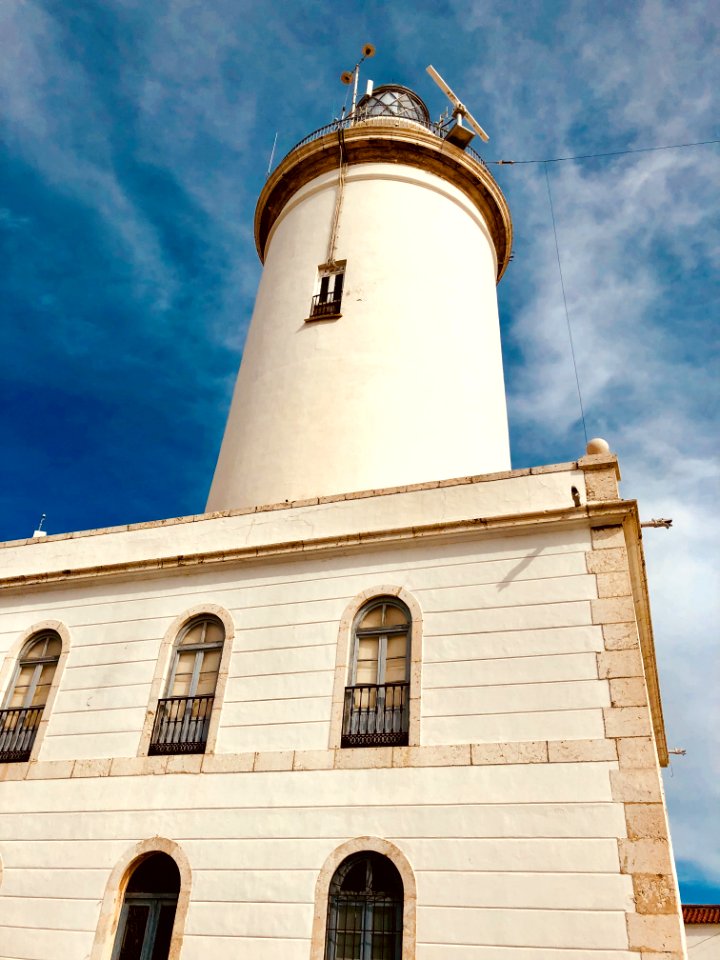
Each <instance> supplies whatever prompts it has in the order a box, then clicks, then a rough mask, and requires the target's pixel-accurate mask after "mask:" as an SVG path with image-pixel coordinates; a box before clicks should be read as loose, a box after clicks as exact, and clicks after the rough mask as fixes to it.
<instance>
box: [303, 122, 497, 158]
mask: <svg viewBox="0 0 720 960" xmlns="http://www.w3.org/2000/svg"><path fill="white" fill-rule="evenodd" d="M360 123H367V124H371V123H372V124H377V125H378V126H385V127H387V126H390V127H392V126H402V127H404V126H407V127H409V128H412V127H423V128H424V129H425V130H428V131H429V132H430V133H432V134H434V135H435V136H436V137H439V139H440V140H444V139H445V138H446V137H447V135H448V133H449V130H450V127H449V126H441V125H440V124H438V123H433V122H432V121H430V122H427V121H425V120H414V119H410V118H409V117H389V116H374V115H366V114H364V113H357V114H354V115H353V116H351V117H345V118H344V119H343V120H333V122H332V123H326V124H325V126H324V127H319V128H318V129H317V130H313V132H312V133H309V134H308V135H307V136H306V137H303V139H302V140H300V141H299V142H298V143H296V144H295V146H294V147H292V149H291V150H288V152H287V154H286V156H290V154H291V153H294V152H295V150H299V149H300V147H304V146H305V145H306V144H308V143H313V141H315V140H320V139H321V138H322V137H324V136H327V134H329V133H335V132H337V131H340V130H348V129H350V127H354V126H356V125H357V124H360ZM458 149H460V148H458ZM462 152H463V153H466V154H467V155H468V156H470V157H472V158H473V160H475V161H477V163H479V164H480V165H481V166H482V167H485V168H487V164H486V163H485V161H484V160H483V158H482V157H481V156H480V154H479V153H478V152H477V150H473V148H472V147H465V149H464V150H463V151H462Z"/></svg>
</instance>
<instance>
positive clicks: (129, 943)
mask: <svg viewBox="0 0 720 960" xmlns="http://www.w3.org/2000/svg"><path fill="white" fill-rule="evenodd" d="M179 892H180V871H179V870H178V868H177V864H176V863H175V861H174V860H173V859H172V858H171V857H168V856H167V855H166V854H164V853H154V854H152V855H151V856H149V857H146V858H145V859H144V860H141V861H140V863H139V864H138V866H137V867H136V868H135V870H133V873H132V875H131V877H130V880H129V882H128V885H127V889H126V891H125V900H124V903H123V907H122V910H121V912H120V922H119V924H118V929H117V934H116V936H115V947H114V949H113V953H112V960H167V958H168V954H169V952H170V940H171V938H172V930H173V923H174V922H175V911H176V909H177V899H178V894H179Z"/></svg>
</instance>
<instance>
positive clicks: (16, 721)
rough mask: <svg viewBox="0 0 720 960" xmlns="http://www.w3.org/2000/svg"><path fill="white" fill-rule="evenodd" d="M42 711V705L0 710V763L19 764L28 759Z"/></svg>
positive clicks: (43, 707)
mask: <svg viewBox="0 0 720 960" xmlns="http://www.w3.org/2000/svg"><path fill="white" fill-rule="evenodd" d="M44 709H45V706H44V705H43V706H42V707H10V708H8V709H7V710H0V763H20V762H22V761H23V760H29V759H30V754H31V752H32V748H33V744H34V743H35V734H36V733H37V729H38V726H39V725H40V718H41V717H42V714H43V710H44Z"/></svg>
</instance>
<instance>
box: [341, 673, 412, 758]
mask: <svg viewBox="0 0 720 960" xmlns="http://www.w3.org/2000/svg"><path fill="white" fill-rule="evenodd" d="M409 700H410V684H409V683H382V684H376V683H363V684H356V685H355V686H353V687H346V688H345V709H344V712H343V727H342V737H341V741H340V743H341V746H343V747H389V746H405V745H406V744H407V742H408V706H409Z"/></svg>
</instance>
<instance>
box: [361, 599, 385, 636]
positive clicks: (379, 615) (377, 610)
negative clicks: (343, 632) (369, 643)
mask: <svg viewBox="0 0 720 960" xmlns="http://www.w3.org/2000/svg"><path fill="white" fill-rule="evenodd" d="M382 623H383V608H382V604H381V605H380V606H378V607H374V608H373V609H372V610H369V611H368V612H367V613H366V614H365V616H364V617H363V618H362V620H361V621H360V629H361V630H369V629H371V628H372V627H381V626H382Z"/></svg>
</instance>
